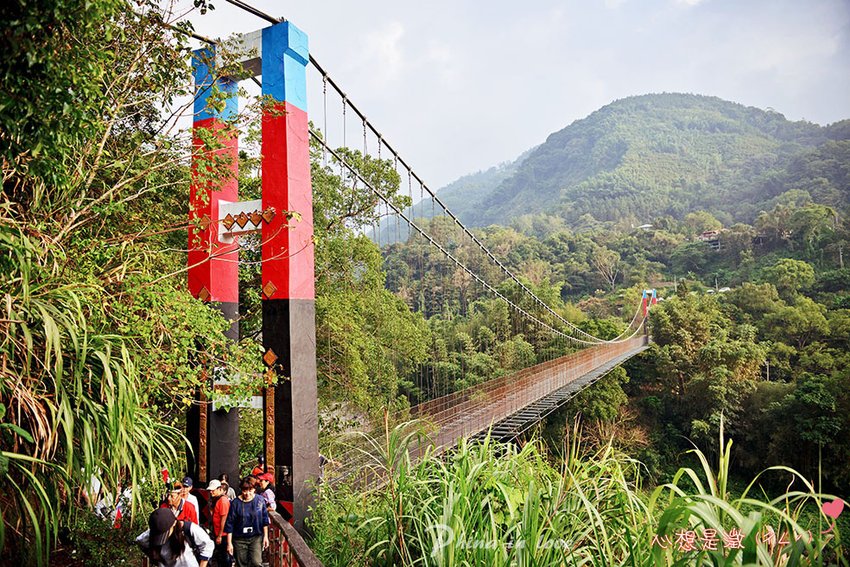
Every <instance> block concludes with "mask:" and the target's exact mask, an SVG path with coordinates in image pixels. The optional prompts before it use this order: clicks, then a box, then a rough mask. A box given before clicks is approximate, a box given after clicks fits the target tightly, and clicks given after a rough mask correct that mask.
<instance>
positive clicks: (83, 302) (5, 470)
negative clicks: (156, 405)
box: [0, 211, 182, 564]
mask: <svg viewBox="0 0 850 567" xmlns="http://www.w3.org/2000/svg"><path fill="white" fill-rule="evenodd" d="M2 212H3V211H0V290H2V292H0V293H2V298H0V299H2V307H0V415H2V423H0V515H2V522H0V551H2V556H3V557H4V558H13V557H14V558H17V559H22V560H24V561H25V562H26V563H38V564H45V563H46V562H47V556H48V553H49V547H50V544H51V543H52V542H53V541H55V539H56V536H57V532H58V528H59V524H60V522H61V521H62V519H63V515H65V514H68V513H70V511H71V510H72V509H73V506H71V504H73V503H74V501H75V499H76V497H77V495H78V491H79V490H80V489H82V488H84V487H87V486H88V485H89V481H90V479H91V477H92V476H93V475H96V476H98V477H99V478H100V480H101V481H102V483H103V486H104V489H105V490H107V491H111V492H113V493H114V491H115V490H117V487H118V486H119V485H120V484H124V485H125V486H126V482H127V481H129V482H130V483H131V484H132V485H133V486H138V485H139V484H140V483H141V482H142V479H144V478H147V479H152V478H155V476H156V474H157V471H158V468H159V466H160V464H166V463H175V462H178V457H179V455H180V449H181V447H180V442H179V440H180V439H182V436H181V435H180V434H179V432H177V431H176V430H174V429H172V428H170V427H165V426H162V425H160V424H158V423H157V421H156V420H155V419H154V418H153V417H152V416H151V415H150V414H149V413H148V412H147V411H146V410H144V409H143V406H144V404H143V403H142V402H143V401H142V400H141V399H139V395H138V391H139V383H140V380H141V379H142V376H141V374H140V371H139V369H137V368H136V367H135V366H134V364H133V361H132V360H131V356H130V354H129V352H128V349H127V348H126V346H125V343H124V341H123V339H122V338H121V337H118V336H115V335H112V334H109V333H105V332H103V331H101V330H99V329H97V328H95V327H94V324H93V323H92V320H97V317H92V313H93V312H96V311H97V310H98V309H101V308H103V307H104V306H103V305H99V304H98V302H102V300H103V299H104V297H105V294H101V293H99V289H98V288H97V287H96V286H93V285H72V284H69V283H66V282H65V281H64V279H63V274H62V265H61V263H59V262H58V261H57V260H56V256H55V255H54V250H53V249H52V243H51V242H50V241H48V240H47V239H46V238H45V237H38V236H33V235H32V234H27V233H24V231H23V230H22V229H21V228H19V227H18V226H17V225H16V224H15V222H14V221H12V220H10V219H9V218H8V217H6V218H4V216H3V215H2ZM138 492H139V491H135V494H136V495H138ZM137 503H138V499H137V498H136V499H134V506H135V504H137Z"/></svg>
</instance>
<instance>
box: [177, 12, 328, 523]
mask: <svg viewBox="0 0 850 567" xmlns="http://www.w3.org/2000/svg"><path fill="white" fill-rule="evenodd" d="M241 41H242V44H243V46H244V47H246V48H247V49H249V50H250V51H251V53H252V55H251V59H250V60H248V61H243V62H242V65H243V67H244V68H245V69H246V70H248V71H251V72H253V73H254V75H262V89H263V90H262V92H263V96H264V99H265V104H264V107H263V116H262V140H261V154H262V155H261V173H262V199H261V201H259V202H258V201H251V202H244V203H239V202H237V189H236V169H235V168H236V165H235V163H236V162H235V158H236V154H237V145H236V136H235V134H233V133H232V132H231V131H230V130H228V129H227V128H225V127H224V124H225V122H226V119H227V118H228V117H229V116H230V115H231V114H232V113H235V112H236V106H235V99H234V101H228V102H227V104H225V105H223V106H222V105H220V104H219V105H216V108H223V110H221V111H219V112H218V113H217V114H211V113H210V110H209V109H208V108H207V106H208V105H207V102H208V97H209V96H210V95H209V93H220V92H232V89H233V88H235V84H234V83H233V81H230V80H229V79H227V78H216V77H214V73H212V72H211V70H212V69H213V63H211V62H210V55H211V53H210V52H211V50H201V51H199V52H198V53H197V54H196V57H195V59H194V60H193V64H194V66H195V77H196V87H197V89H198V95H199V96H198V97H197V102H196V122H195V127H196V128H197V129H198V130H197V131H198V132H200V129H204V130H206V132H205V133H204V134H205V135H207V134H208V133H213V134H215V135H216V136H218V140H219V141H220V142H221V144H220V145H221V147H220V149H217V150H215V151H216V152H218V153H217V154H216V155H217V157H231V156H232V157H233V166H232V167H231V168H230V169H229V170H228V171H229V172H230V173H229V174H226V175H223V176H218V177H217V178H214V179H212V180H209V179H206V178H205V176H204V175H203V174H204V173H205V171H204V170H202V169H198V168H199V167H201V165H200V164H201V163H202V162H201V161H200V160H197V161H196V163H197V164H198V165H195V166H194V167H193V184H192V194H191V203H192V206H191V211H190V219H191V220H192V221H193V222H194V223H195V225H196V228H193V229H192V230H191V231H190V236H189V238H190V249H191V250H192V251H191V252H190V254H189V267H190V268H189V289H190V291H191V292H192V294H193V295H194V296H195V297H198V298H199V299H202V300H204V301H210V302H213V303H215V304H216V305H217V306H218V307H219V309H221V310H222V312H223V313H224V314H225V316H226V317H228V319H229V320H231V321H233V322H234V324H233V327H232V328H231V331H230V333H231V335H233V337H234V338H236V336H237V335H238V328H237V326H236V323H235V321H236V319H237V317H238V283H237V282H238V278H237V275H238V272H237V266H238V264H237V262H236V260H237V252H236V247H237V244H236V243H235V242H234V241H233V237H234V236H235V235H236V234H238V233H240V232H246V231H249V230H254V229H259V230H260V231H261V233H262V305H263V347H264V350H265V354H264V355H263V362H264V363H265V364H266V366H267V367H268V369H269V372H268V374H267V376H268V377H269V378H270V381H269V382H268V383H267V385H268V387H267V388H266V390H265V392H264V395H263V407H264V410H265V421H264V436H265V453H266V455H265V456H266V466H267V467H268V468H269V469H270V470H271V471H272V472H273V473H274V476H275V488H276V490H275V494H276V495H277V498H278V501H279V503H280V504H281V505H282V509H281V508H279V511H281V512H283V513H284V516H286V515H287V512H288V513H289V515H291V516H292V518H293V519H294V523H295V525H296V526H297V527H301V526H302V525H303V521H304V519H305V518H306V517H307V515H308V510H309V507H310V506H311V505H312V499H313V496H312V484H313V482H314V481H315V480H316V478H317V477H318V473H319V451H318V410H317V386H316V320H315V284H314V271H315V268H314V244H313V196H312V185H311V181H310V151H309V130H308V123H307V92H306V91H307V87H306V66H307V63H308V62H309V52H308V48H307V36H306V35H305V34H304V33H303V32H302V31H301V30H299V29H298V28H297V27H295V26H294V25H292V24H291V23H289V22H284V23H280V24H276V25H273V26H271V27H268V28H265V29H263V30H261V31H260V32H254V33H250V34H245V35H244V36H242V38H241ZM202 55H206V61H204V60H203V58H202V57H201V56H202ZM204 90H206V91H208V92H207V93H206V94H205V92H204ZM202 180H203V182H202ZM287 211H292V212H294V213H297V215H298V217H300V218H298V217H297V218H298V220H293V221H292V222H290V221H289V218H288V215H286V214H284V213H285V212H287ZM234 219H238V220H237V221H236V224H234ZM248 219H251V220H250V221H249V220H248ZM250 224H253V227H252V226H248V225H250ZM222 227H223V228H222ZM234 329H236V330H234ZM203 407H204V406H203V405H202V406H201V411H200V413H201V416H200V418H199V419H198V420H197V422H193V423H192V424H191V426H196V427H197V428H198V431H199V432H200V433H199V434H198V435H196V437H199V438H201V437H204V436H205V435H206V434H207V429H206V427H207V426H208V425H209V426H210V427H209V430H208V433H209V437H208V440H209V443H208V445H209V447H210V450H209V455H208V457H209V461H210V463H211V465H212V469H209V467H207V468H202V467H201V466H200V461H201V459H202V457H201V456H202V455H204V447H203V446H200V443H199V444H198V445H199V447H198V450H197V451H196V454H198V455H199V457H198V460H199V466H198V471H199V472H198V476H199V477H200V478H201V479H206V478H207V476H206V475H205V474H201V471H204V472H206V471H207V470H220V469H221V466H220V465H219V463H220V462H229V461H228V459H229V458H230V457H233V458H238V445H237V447H235V448H234V449H232V450H231V454H230V455H228V456H223V455H220V454H219V453H218V452H215V451H214V450H213V446H214V444H216V443H219V440H218V439H217V438H216V436H218V435H219V434H222V433H223V434H224V437H225V438H229V435H231V433H232V430H226V431H224V430H220V429H216V430H214V429H213V427H212V426H217V427H218V426H219V422H220V421H221V420H213V419H211V420H209V424H207V423H206V422H205V415H206V414H204V410H203ZM215 413H217V412H213V414H215ZM233 413H235V412H233ZM228 424H229V422H228ZM236 431H237V435H236V438H237V439H238V429H237V430H236ZM191 436H192V435H191V431H190V437H191ZM205 439H206V438H205ZM237 465H238V463H237ZM227 466H230V465H227ZM222 470H227V471H228V472H229V469H222ZM234 478H235V476H234Z"/></svg>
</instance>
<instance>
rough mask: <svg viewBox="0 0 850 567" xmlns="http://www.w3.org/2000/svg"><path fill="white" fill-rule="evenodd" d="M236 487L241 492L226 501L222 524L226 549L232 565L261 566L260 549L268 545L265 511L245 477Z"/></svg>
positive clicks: (262, 503)
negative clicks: (228, 505)
mask: <svg viewBox="0 0 850 567" xmlns="http://www.w3.org/2000/svg"><path fill="white" fill-rule="evenodd" d="M239 488H240V489H241V493H240V494H239V496H238V497H237V498H236V499H235V500H233V502H231V503H230V511H229V512H228V513H227V521H226V522H225V524H224V533H225V534H226V535H227V552H228V553H229V554H231V555H232V556H233V557H234V559H236V567H261V565H262V564H263V550H265V549H268V547H269V511H268V509H267V508H266V501H265V500H264V499H263V497H262V496H259V495H258V494H256V492H255V490H254V483H253V482H251V481H250V480H249V479H248V478H247V477H246V478H245V479H243V480H242V482H241V483H240V484H239Z"/></svg>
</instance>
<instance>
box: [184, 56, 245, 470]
mask: <svg viewBox="0 0 850 567" xmlns="http://www.w3.org/2000/svg"><path fill="white" fill-rule="evenodd" d="M215 62H216V54H215V48H214V47H211V48H207V49H200V50H198V51H196V52H195V53H194V56H193V58H192V66H193V68H194V72H195V108H194V117H195V120H194V124H193V126H192V132H193V152H192V183H191V185H190V190H189V191H190V193H189V255H188V265H189V270H188V276H189V292H190V293H191V294H192V295H193V296H194V297H196V298H198V299H200V300H201V301H204V302H207V303H210V305H211V306H213V307H215V308H217V309H219V310H220V311H221V313H222V314H223V315H224V317H225V319H227V320H228V321H230V329H229V330H228V331H227V332H226V333H225V335H226V336H227V337H228V338H230V339H231V340H234V341H236V340H238V339H239V323H238V318H239V267H238V261H239V251H238V243H236V242H234V241H233V240H232V239H231V240H230V242H227V241H226V240H225V241H223V235H222V227H221V224H220V223H219V222H218V219H219V209H220V206H221V204H222V203H223V202H232V201H237V200H238V185H237V173H238V144H239V139H238V135H237V133H236V132H235V131H234V130H233V128H232V127H231V126H230V124H229V121H230V120H232V119H233V118H234V117H235V116H236V113H237V112H238V100H237V98H236V96H235V95H236V92H235V91H236V83H235V82H233V81H231V80H229V79H228V78H227V77H219V76H217V73H216V69H215ZM212 97H214V98H219V99H221V101H222V102H223V104H216V105H212V104H210V99H211V98H212ZM214 107H215V108H216V109H217V110H213V108H214ZM207 135H209V136H212V137H214V138H215V139H216V141H217V143H214V144H204V143H203V142H202V139H203V138H204V137H206V136H207ZM208 148H212V149H208ZM214 164H215V165H214ZM208 374H212V372H209V373H208ZM200 402H201V403H199V404H195V405H193V406H192V408H191V409H190V411H189V413H188V415H187V433H188V436H189V440H190V443H191V445H192V451H193V455H190V457H189V472H190V474H191V475H192V476H194V477H195V478H196V479H197V480H200V481H202V482H206V481H208V480H209V479H211V478H215V477H216V476H218V475H219V474H221V473H223V472H226V473H227V474H228V475H230V477H231V478H237V477H238V473H239V421H238V416H237V412H236V411H226V410H219V411H210V408H209V407H208V405H207V404H206V403H204V400H200Z"/></svg>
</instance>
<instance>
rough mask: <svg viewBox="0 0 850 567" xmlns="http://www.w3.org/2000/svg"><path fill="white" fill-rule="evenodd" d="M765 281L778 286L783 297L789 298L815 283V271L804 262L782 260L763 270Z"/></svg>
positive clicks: (790, 259) (791, 259) (788, 259)
mask: <svg viewBox="0 0 850 567" xmlns="http://www.w3.org/2000/svg"><path fill="white" fill-rule="evenodd" d="M763 274H764V279H765V280H766V281H768V282H770V283H772V284H773V285H775V286H776V289H777V290H779V293H780V294H782V296H783V297H785V298H789V297H792V296H793V295H794V294H796V293H797V292H798V291H800V290H801V289H805V288H808V287H810V286H811V285H812V284H813V283H814V281H815V270H814V268H812V266H811V265H810V264H808V263H806V262H803V261H802V260H794V259H793V258H781V259H779V260H777V261H776V263H774V264H773V265H772V266H768V267H767V268H765V269H764V270H763Z"/></svg>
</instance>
